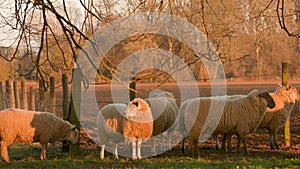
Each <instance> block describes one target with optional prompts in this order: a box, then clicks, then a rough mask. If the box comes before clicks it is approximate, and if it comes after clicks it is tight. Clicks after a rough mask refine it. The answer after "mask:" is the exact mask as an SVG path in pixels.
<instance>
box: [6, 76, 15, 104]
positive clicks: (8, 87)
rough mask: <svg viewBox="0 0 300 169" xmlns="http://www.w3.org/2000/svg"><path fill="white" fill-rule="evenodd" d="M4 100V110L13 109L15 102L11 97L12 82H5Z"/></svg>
mask: <svg viewBox="0 0 300 169" xmlns="http://www.w3.org/2000/svg"><path fill="white" fill-rule="evenodd" d="M5 88H6V93H5V96H6V97H5V100H6V108H15V101H14V97H13V88H12V82H11V81H9V80H6V81H5Z"/></svg>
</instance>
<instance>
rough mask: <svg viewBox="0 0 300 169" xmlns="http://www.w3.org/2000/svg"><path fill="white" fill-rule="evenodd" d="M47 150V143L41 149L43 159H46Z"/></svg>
mask: <svg viewBox="0 0 300 169" xmlns="http://www.w3.org/2000/svg"><path fill="white" fill-rule="evenodd" d="M46 150H47V143H46V144H42V151H41V156H40V158H41V160H45V159H46Z"/></svg>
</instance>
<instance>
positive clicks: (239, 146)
mask: <svg viewBox="0 0 300 169" xmlns="http://www.w3.org/2000/svg"><path fill="white" fill-rule="evenodd" d="M236 151H237V153H241V136H239V135H238V136H237V145H236Z"/></svg>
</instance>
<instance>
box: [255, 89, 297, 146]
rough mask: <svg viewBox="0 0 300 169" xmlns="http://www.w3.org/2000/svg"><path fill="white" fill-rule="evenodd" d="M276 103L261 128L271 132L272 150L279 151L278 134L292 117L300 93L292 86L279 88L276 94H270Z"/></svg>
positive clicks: (267, 113) (268, 111) (267, 112)
mask: <svg viewBox="0 0 300 169" xmlns="http://www.w3.org/2000/svg"><path fill="white" fill-rule="evenodd" d="M270 95H271V96H272V98H273V100H274V101H275V104H276V106H275V107H274V108H273V109H269V108H268V109H267V111H266V114H265V115H264V118H263V120H262V121H261V123H260V125H259V128H262V129H263V128H266V129H268V130H269V132H270V136H269V137H270V148H271V149H275V148H276V149H279V145H278V143H277V139H276V132H277V131H278V129H279V128H281V127H282V126H284V124H285V122H286V120H287V119H288V117H289V116H290V113H291V111H292V110H293V107H294V105H295V102H296V101H298V100H299V99H300V95H299V92H298V91H297V89H296V88H295V87H294V86H291V85H290V84H288V85H287V87H284V86H281V85H280V86H279V87H278V88H277V89H276V91H275V92H274V93H271V94H270Z"/></svg>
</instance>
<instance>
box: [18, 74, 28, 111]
mask: <svg viewBox="0 0 300 169" xmlns="http://www.w3.org/2000/svg"><path fill="white" fill-rule="evenodd" d="M20 108H21V109H24V110H28V102H27V91H26V82H25V80H24V79H22V80H21V95H20Z"/></svg>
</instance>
